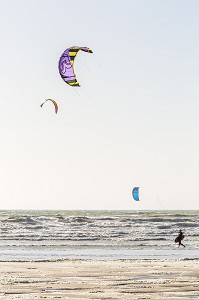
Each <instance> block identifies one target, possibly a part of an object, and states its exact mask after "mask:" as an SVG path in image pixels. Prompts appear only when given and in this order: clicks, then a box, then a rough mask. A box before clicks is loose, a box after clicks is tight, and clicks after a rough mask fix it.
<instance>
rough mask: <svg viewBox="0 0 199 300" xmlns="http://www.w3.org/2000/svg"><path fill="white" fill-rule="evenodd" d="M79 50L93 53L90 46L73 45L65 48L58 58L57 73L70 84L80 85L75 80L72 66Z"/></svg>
mask: <svg viewBox="0 0 199 300" xmlns="http://www.w3.org/2000/svg"><path fill="white" fill-rule="evenodd" d="M80 50H82V51H84V52H88V53H93V51H92V50H91V49H90V48H87V47H76V46H74V47H70V48H67V49H66V50H65V51H64V53H63V54H62V56H61V57H60V60H59V73H60V75H61V77H62V79H63V80H64V81H65V82H66V83H67V84H69V85H70V86H80V85H79V82H78V81H77V80H76V76H75V72H74V68H73V65H74V60H75V57H76V55H77V53H78V52H79V51H80Z"/></svg>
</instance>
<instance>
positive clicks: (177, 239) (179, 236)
mask: <svg viewBox="0 0 199 300" xmlns="http://www.w3.org/2000/svg"><path fill="white" fill-rule="evenodd" d="M183 239H184V234H183V232H182V231H180V233H179V235H178V237H177V238H176V241H177V242H178V243H179V245H178V246H179V247H180V245H182V246H183V247H185V245H183V244H182V243H181V241H182V240H183Z"/></svg>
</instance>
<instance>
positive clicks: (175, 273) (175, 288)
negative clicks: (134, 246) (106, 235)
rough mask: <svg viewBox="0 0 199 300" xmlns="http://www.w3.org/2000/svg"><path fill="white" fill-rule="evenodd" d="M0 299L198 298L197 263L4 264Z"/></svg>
mask: <svg viewBox="0 0 199 300" xmlns="http://www.w3.org/2000/svg"><path fill="white" fill-rule="evenodd" d="M0 270H1V273H0V299H6V300H9V299H14V300H15V299H30V300H33V299H81V300H82V299H104V300H105V299H106V300H108V299H114V300H116V299H153V300H154V299H159V300H162V299H173V300H175V299H176V300H177V299H184V300H186V299H187V300H190V299H199V261H198V260H182V261H172V260H169V261H168V260H166V261H160V260H155V261H154V260H117V261H86V260H67V261H60V262H0Z"/></svg>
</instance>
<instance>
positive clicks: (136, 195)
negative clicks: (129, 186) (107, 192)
mask: <svg viewBox="0 0 199 300" xmlns="http://www.w3.org/2000/svg"><path fill="white" fill-rule="evenodd" d="M132 195H133V199H134V200H135V201H139V200H140V199H139V187H134V188H133V191H132Z"/></svg>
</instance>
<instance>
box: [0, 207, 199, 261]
mask: <svg viewBox="0 0 199 300" xmlns="http://www.w3.org/2000/svg"><path fill="white" fill-rule="evenodd" d="M180 229H181V230H183V232H184V234H185V238H184V240H183V244H184V245H185V246H186V247H182V246H180V247H178V245H176V243H175V238H176V237H177V235H178V233H179V230H180ZM68 259H87V260H108V259H109V260H110V259H111V260H118V259H119V260H124V259H157V260H158V259H174V260H175V259H176V260H179V259H185V260H188V259H190V260H193V259H199V211H190V210H189V211H183V210H182V211H181V210H178V211H163V210H161V211H129V210H128V211H116V210H112V211H111V210H109V211H82V210H81V211H80V210H78V211H74V210H71V211H62V210H56V211H50V210H43V211H41V210H39V211H36V210H34V211H33V210H32V211H31V210H27V211H26V210H9V211H8V210H2V211H0V261H59V260H68Z"/></svg>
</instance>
